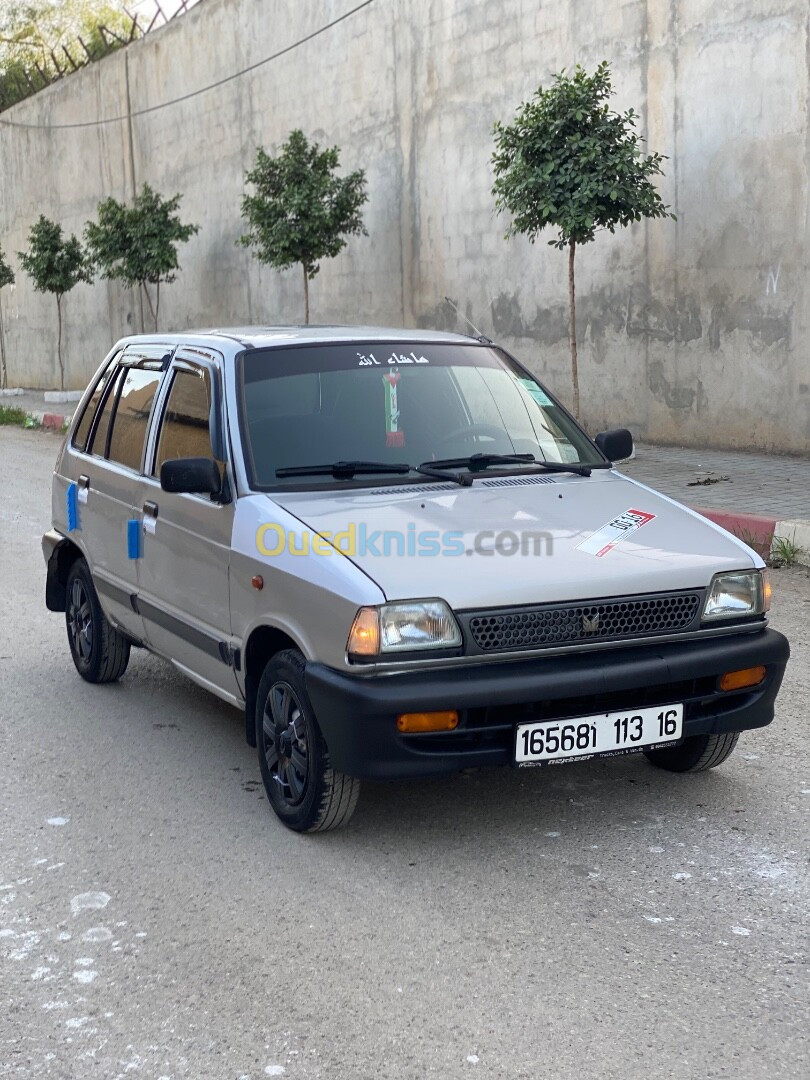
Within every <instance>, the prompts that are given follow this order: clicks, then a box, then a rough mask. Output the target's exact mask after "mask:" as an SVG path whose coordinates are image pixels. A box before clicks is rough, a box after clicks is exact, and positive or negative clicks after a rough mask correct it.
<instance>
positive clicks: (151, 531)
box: [143, 514, 157, 536]
mask: <svg viewBox="0 0 810 1080" xmlns="http://www.w3.org/2000/svg"><path fill="white" fill-rule="evenodd" d="M156 527H157V518H154V517H152V515H151V514H147V516H146V517H145V518H144V519H143V531H144V532H145V533H147V534H148V535H149V536H154V535H155V529H156Z"/></svg>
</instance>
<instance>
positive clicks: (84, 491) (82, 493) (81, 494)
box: [76, 487, 87, 504]
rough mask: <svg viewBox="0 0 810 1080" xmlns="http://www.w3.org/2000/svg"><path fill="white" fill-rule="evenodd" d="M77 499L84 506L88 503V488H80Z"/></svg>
mask: <svg viewBox="0 0 810 1080" xmlns="http://www.w3.org/2000/svg"><path fill="white" fill-rule="evenodd" d="M76 498H77V499H78V500H79V502H80V503H82V504H84V503H86V502H87V488H83V487H80V488H79V492H78V494H77V496H76Z"/></svg>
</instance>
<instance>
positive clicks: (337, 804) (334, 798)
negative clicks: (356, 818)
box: [256, 649, 360, 832]
mask: <svg viewBox="0 0 810 1080" xmlns="http://www.w3.org/2000/svg"><path fill="white" fill-rule="evenodd" d="M256 743H257V746H258V751H259V767H260V769H261V773H262V780H263V781H264V789H265V791H266V792H267V798H268V799H269V801H270V805H271V806H272V807H273V809H274V810H275V812H276V814H277V815H278V817H279V818H280V819H281V820H282V821H283V822H284V824H285V825H286V826H287V827H288V828H290V829H294V830H295V831H296V832H325V831H327V830H328V829H337V828H340V826H341V825H345V824H346V822H347V821H348V820H349V818H350V817H351V816H352V814H353V813H354V809H355V807H356V806H357V798H358V796H359V794H360V781H359V780H356V779H355V778H354V777H352V776H345V775H344V774H343V773H339V772H335V770H334V769H333V768H332V766H331V764H330V762H329V750H328V748H327V745H326V742H325V741H324V738H323V735H322V734H321V729H320V728H319V727H318V722H317V720H316V719H315V713H314V711H313V709H312V705H311V703H310V700H309V697H308V695H307V691H306V686H305V684H304V658H303V656H302V655H301V653H300V652H298V650H297V649H285V650H284V651H283V652H280V653H277V654H276V655H275V656H274V657H273V658H272V659H271V660H270V661H269V662H268V664H267V666H266V667H265V669H264V674H263V675H262V679H261V682H260V683H259V691H258V694H257V700H256Z"/></svg>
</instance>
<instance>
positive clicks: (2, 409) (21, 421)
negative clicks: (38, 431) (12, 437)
mask: <svg viewBox="0 0 810 1080" xmlns="http://www.w3.org/2000/svg"><path fill="white" fill-rule="evenodd" d="M27 417H28V414H27V413H26V412H25V410H24V409H15V408H14V407H13V406H11V405H0V426H9V425H11V424H17V425H19V426H20V427H24V426H25V421H26V419H27Z"/></svg>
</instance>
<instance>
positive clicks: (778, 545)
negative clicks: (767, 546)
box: [771, 536, 799, 566]
mask: <svg viewBox="0 0 810 1080" xmlns="http://www.w3.org/2000/svg"><path fill="white" fill-rule="evenodd" d="M798 557H799V549H798V547H797V546H796V544H794V543H793V541H792V540H791V539H790V538H789V537H787V536H775V537H774V538H773V541H772V543H771V565H772V566H793V565H794V564H795V562H796V560H797V558H798Z"/></svg>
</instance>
